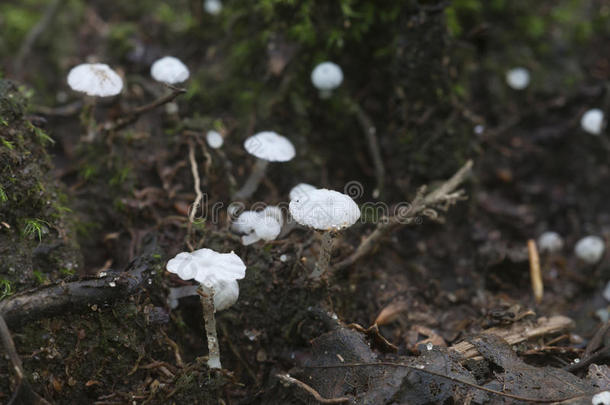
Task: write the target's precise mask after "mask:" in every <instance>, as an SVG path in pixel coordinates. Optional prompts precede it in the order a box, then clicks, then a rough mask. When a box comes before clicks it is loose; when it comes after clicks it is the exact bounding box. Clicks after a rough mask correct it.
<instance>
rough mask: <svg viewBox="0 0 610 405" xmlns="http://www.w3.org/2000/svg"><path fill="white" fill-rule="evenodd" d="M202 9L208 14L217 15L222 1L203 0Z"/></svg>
mask: <svg viewBox="0 0 610 405" xmlns="http://www.w3.org/2000/svg"><path fill="white" fill-rule="evenodd" d="M203 9H204V10H205V12H206V13H208V14H212V15H218V14H220V12H221V11H222V2H221V1H220V0H204V2H203Z"/></svg>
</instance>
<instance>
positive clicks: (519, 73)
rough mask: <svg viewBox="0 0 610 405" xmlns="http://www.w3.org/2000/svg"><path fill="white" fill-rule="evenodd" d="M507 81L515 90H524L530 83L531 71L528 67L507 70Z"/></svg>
mask: <svg viewBox="0 0 610 405" xmlns="http://www.w3.org/2000/svg"><path fill="white" fill-rule="evenodd" d="M506 83H508V85H509V86H510V87H511V88H512V89H515V90H523V89H525V88H526V87H527V86H528V85H529V84H530V72H529V70H527V69H526V68H522V67H517V68H514V69H511V70H509V71H508V72H506Z"/></svg>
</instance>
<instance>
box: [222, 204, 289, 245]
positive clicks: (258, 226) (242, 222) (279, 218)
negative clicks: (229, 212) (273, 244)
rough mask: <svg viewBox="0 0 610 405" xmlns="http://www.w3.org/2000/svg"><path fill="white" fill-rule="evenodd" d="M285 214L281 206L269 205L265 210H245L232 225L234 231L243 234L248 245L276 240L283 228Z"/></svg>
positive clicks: (243, 240) (244, 242)
mask: <svg viewBox="0 0 610 405" xmlns="http://www.w3.org/2000/svg"><path fill="white" fill-rule="evenodd" d="M283 223H284V219H283V214H282V211H281V209H280V208H279V207H275V206H268V207H266V208H265V209H264V210H263V211H258V212H257V211H244V212H242V213H241V215H240V216H239V217H237V219H236V220H235V222H233V224H232V225H231V229H232V230H233V231H234V232H237V233H241V234H243V235H242V237H241V241H242V243H243V244H244V245H245V246H247V245H251V244H253V243H256V242H258V241H259V240H261V239H262V240H265V241H270V240H275V239H276V238H277V237H278V235H279V234H280V232H281V230H282V225H283Z"/></svg>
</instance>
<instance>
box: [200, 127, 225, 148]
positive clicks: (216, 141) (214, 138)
mask: <svg viewBox="0 0 610 405" xmlns="http://www.w3.org/2000/svg"><path fill="white" fill-rule="evenodd" d="M205 140H206V141H207V142H208V145H209V146H210V148H212V149H218V148H220V147H221V146H222V144H223V143H224V142H225V140H224V138H223V137H222V135H221V134H220V132H218V131H214V130H211V131H208V133H207V134H205Z"/></svg>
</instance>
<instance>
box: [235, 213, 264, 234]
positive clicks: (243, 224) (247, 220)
mask: <svg viewBox="0 0 610 405" xmlns="http://www.w3.org/2000/svg"><path fill="white" fill-rule="evenodd" d="M259 218H260V214H259V213H258V212H256V211H244V212H242V213H241V214H239V216H238V217H237V218H236V219H235V221H233V224H231V230H233V232H237V233H250V232H252V231H253V230H254V226H255V225H256V223H257V222H258V220H259Z"/></svg>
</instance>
